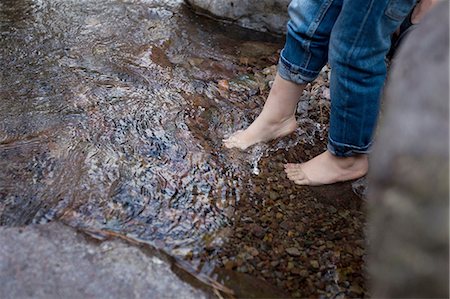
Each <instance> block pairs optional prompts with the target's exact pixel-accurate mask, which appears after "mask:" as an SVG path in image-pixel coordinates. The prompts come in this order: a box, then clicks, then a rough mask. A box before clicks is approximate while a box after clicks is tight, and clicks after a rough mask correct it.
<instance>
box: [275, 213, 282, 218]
mask: <svg viewBox="0 0 450 299" xmlns="http://www.w3.org/2000/svg"><path fill="white" fill-rule="evenodd" d="M275 217H276V218H277V219H278V220H280V219H283V214H282V213H280V212H278V213H277V214H276V215H275Z"/></svg>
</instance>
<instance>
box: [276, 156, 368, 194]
mask: <svg viewBox="0 0 450 299" xmlns="http://www.w3.org/2000/svg"><path fill="white" fill-rule="evenodd" d="M284 168H285V172H286V175H287V177H288V179H290V180H291V181H293V182H294V183H296V184H297V185H303V186H321V185H329V184H334V183H338V182H345V181H350V180H355V179H358V178H361V177H363V176H364V175H366V174H367V171H368V169H369V160H368V157H367V155H357V156H352V157H344V158H342V157H337V156H334V155H333V154H331V153H330V152H329V151H326V152H324V153H322V154H320V155H318V156H316V157H315V158H313V159H311V160H309V161H307V162H305V163H299V164H292V163H289V164H285V165H284Z"/></svg>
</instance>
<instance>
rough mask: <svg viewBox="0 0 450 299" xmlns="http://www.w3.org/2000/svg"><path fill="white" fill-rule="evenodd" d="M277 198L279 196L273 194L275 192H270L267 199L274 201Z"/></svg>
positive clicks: (275, 193)
mask: <svg viewBox="0 0 450 299" xmlns="http://www.w3.org/2000/svg"><path fill="white" fill-rule="evenodd" d="M278 197H279V195H278V193H277V192H275V191H270V192H269V198H270V199H271V200H276V199H278Z"/></svg>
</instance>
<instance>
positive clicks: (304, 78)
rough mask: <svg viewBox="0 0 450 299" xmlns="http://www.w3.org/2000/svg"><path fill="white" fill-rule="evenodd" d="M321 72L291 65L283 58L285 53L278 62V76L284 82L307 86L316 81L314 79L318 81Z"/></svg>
mask: <svg viewBox="0 0 450 299" xmlns="http://www.w3.org/2000/svg"><path fill="white" fill-rule="evenodd" d="M319 72H320V71H319ZM319 72H316V71H310V70H307V69H305V68H302V67H299V66H297V65H294V64H292V63H290V62H289V61H287V60H286V58H284V57H283V51H282V52H281V55H280V59H279V61H278V74H279V75H280V77H281V78H283V79H284V80H287V81H291V82H294V83H297V84H306V83H309V82H312V81H314V79H316V78H317V76H318V75H319Z"/></svg>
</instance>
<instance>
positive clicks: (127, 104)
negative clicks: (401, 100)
mask: <svg viewBox="0 0 450 299" xmlns="http://www.w3.org/2000/svg"><path fill="white" fill-rule="evenodd" d="M0 26H1V29H0V34H1V41H0V43H1V49H0V55H1V68H2V74H1V76H2V77H1V86H0V98H1V100H0V168H1V172H0V184H1V186H0V225H6V226H20V225H27V224H31V223H47V222H49V221H54V220H58V221H62V222H64V223H66V224H69V225H71V226H74V227H78V228H82V229H85V230H87V231H90V232H91V233H92V232H98V234H99V235H101V232H102V231H103V232H113V233H114V234H118V235H122V236H126V237H127V238H131V239H133V240H135V241H138V242H140V243H142V244H149V245H151V246H152V247H155V248H157V249H161V250H163V251H164V252H166V253H168V254H169V255H171V256H173V257H175V259H176V260H177V261H179V263H180V265H183V267H185V268H187V269H188V271H190V272H193V273H196V274H197V275H198V276H199V277H206V278H207V279H203V280H204V281H207V282H210V283H211V282H213V283H214V282H218V283H224V284H226V282H224V281H220V279H219V278H218V277H223V275H222V276H221V275H218V274H217V269H223V268H229V269H227V270H233V271H234V272H236V273H237V272H239V273H241V272H243V273H249V271H248V269H247V268H245V269H244V268H242V263H241V265H239V263H237V264H233V265H231V266H230V264H229V263H228V262H229V261H236V260H239V258H240V257H237V256H238V255H239V252H233V250H234V249H233V247H232V246H231V245H233V243H230V240H236V238H235V237H234V236H235V235H236V231H239V228H238V230H236V227H240V229H242V227H245V226H246V225H247V224H248V223H251V224H252V225H255V223H257V222H258V221H259V219H253V220H252V219H250V220H249V219H247V218H248V217H250V216H248V215H247V216H246V215H245V214H246V213H247V212H248V211H249V209H251V208H249V207H248V205H250V207H253V206H255V207H256V210H258V208H257V207H258V206H260V205H264V206H266V205H268V204H269V205H270V201H272V204H274V203H273V201H274V200H276V199H277V198H278V197H283V198H284V197H286V199H287V200H293V198H292V196H294V197H295V198H310V201H311V203H313V202H315V203H317V201H318V200H317V198H318V197H317V193H314V192H312V193H311V191H310V190H309V189H305V188H303V189H302V188H297V187H294V186H292V184H291V185H289V183H288V181H286V180H284V181H283V183H282V184H281V185H280V184H278V183H276V181H277V180H282V179H281V178H276V177H275V178H273V177H274V175H273V173H272V171H275V170H274V169H275V168H276V166H274V167H272V170H271V171H267V170H264V169H271V166H270V165H272V164H271V163H272V162H270V161H272V160H270V158H268V157H271V156H276V157H278V158H276V159H275V158H274V160H273V161H276V162H277V163H278V164H277V165H281V163H282V162H286V161H287V160H289V157H291V160H292V159H296V160H298V159H300V160H302V159H303V160H304V159H306V158H307V157H308V155H312V154H313V153H314V150H312V148H313V147H312V146H313V145H314V144H320V145H321V146H323V138H324V136H325V135H324V134H325V131H326V130H325V125H324V124H323V120H322V119H321V118H316V119H314V120H313V119H308V118H307V117H306V116H305V114H304V113H306V110H307V108H305V109H306V110H305V109H303V110H302V105H300V108H299V113H300V116H301V115H302V113H303V116H305V117H303V118H302V117H300V119H299V124H300V128H299V129H298V130H297V132H296V134H294V135H293V136H290V137H289V138H284V139H282V140H279V141H275V142H272V143H270V144H268V145H257V146H255V147H253V148H252V149H250V150H248V151H245V152H239V151H236V150H225V149H224V148H223V146H222V141H221V140H222V138H224V137H225V136H227V135H228V134H230V133H231V132H233V131H235V130H237V129H240V128H243V127H245V126H247V125H248V124H249V123H250V122H251V120H252V119H253V118H254V117H255V116H256V115H257V114H258V112H259V111H260V109H261V108H262V105H263V103H264V99H265V97H266V95H267V92H268V90H269V85H270V81H271V80H273V75H274V72H275V71H274V67H273V65H274V64H275V63H276V60H277V51H278V50H279V48H280V47H281V45H282V40H281V39H280V38H277V37H273V36H267V35H263V34H259V33H256V32H253V31H247V30H244V29H241V28H238V27H235V26H233V25H226V24H219V23H217V22H214V21H212V20H208V19H205V18H202V17H198V16H196V15H195V14H193V13H192V12H191V11H190V10H189V9H188V8H187V7H185V5H184V4H183V3H182V1H169V0H167V1H164V0H160V1H158V0H151V1H150V0H128V1H126V0H108V1H107V0H100V1H93V0H52V1H50V0H3V1H2V2H1V3H0ZM325 77H326V76H325ZM325 77H324V78H325ZM324 80H326V78H325V79H324ZM320 88H322V87H320ZM322 89H323V94H324V95H326V92H327V90H326V88H322ZM322 89H321V90H320V94H322ZM313 91H314V90H310V92H311V93H312V92H313ZM306 96H307V95H306ZM317 100H320V99H317ZM306 104H307V105H308V103H307V102H306ZM303 106H304V105H303ZM324 109H325V108H324ZM320 113H321V114H322V106H320ZM324 113H325V112H324ZM305 146H306V147H308V146H310V147H308V149H306V148H305ZM299 147H301V149H300V150H299ZM290 149H291V150H292V149H294V150H296V153H297V154H294V156H292V154H291V156H289V154H288V152H289V150H290ZM305 149H306V152H305ZM310 150H311V153H310ZM275 153H276V154H275ZM305 153H306V154H305ZM286 159H287V160H286ZM291 162H292V161H291ZM273 163H275V162H273ZM277 173H281V171H278V172H277ZM261 185H263V186H265V187H264V188H261ZM268 185H273V186H276V187H274V188H275V189H273V190H272V189H270V188H269V189H267V188H266V187H267V186H268ZM280 186H281V187H280ZM288 189H289V190H288ZM270 192H274V193H273V194H275V195H273V194H271V193H270ZM333 194H334V195H332V196H331V195H330V196H329V197H328V198H330V197H333V196H335V194H336V193H333ZM338 194H340V195H339V196H343V197H348V196H350V197H351V194H352V193H351V191H350V192H347V191H345V192H343V193H339V192H338ZM349 194H350V195H349ZM269 195H270V196H269ZM272 195H273V196H272ZM264 196H266V197H267V199H268V201H267V200H266V198H264ZM289 196H291V198H290V199H289ZM351 200H354V198H353V197H352V198H351ZM351 200H350V201H349V202H350V204H348V203H345V204H339V205H338V206H337V207H336V208H333V209H334V210H335V211H333V213H336V215H337V214H338V212H340V211H341V210H342V211H344V212H348V213H350V214H351V213H353V214H354V215H353V216H351V217H353V218H351V219H350V220H348V221H347V220H346V222H344V223H343V224H340V225H341V226H343V227H346V226H348V225H350V224H351V223H354V221H356V222H357V224H355V225H356V229H355V230H356V234H357V235H358V236H360V235H361V234H362V233H361V223H362V219H363V218H361V217H362V216H361V213H360V204H359V203H357V204H354V203H352V202H351ZM319 201H320V200H319ZM279 202H281V200H280V201H279ZM304 202H306V203H307V204H308V201H307V200H305V201H304ZM337 202H339V201H337ZM341 203H342V201H341ZM246 205H247V207H246ZM276 205H278V203H277V204H276ZM321 205H322V208H324V210H323V215H325V214H326V213H327V211H328V212H329V207H328V206H327V207H323V204H321ZM332 205H335V204H334V203H333V204H332ZM314 208H316V207H315V206H314ZM277 209H281V210H280V213H281V214H283V216H281V217H280V218H279V219H278V218H276V219H278V220H279V222H283V221H284V220H286V219H285V216H284V214H286V215H288V214H289V213H284V212H283V210H282V209H283V208H280V207H277ZM285 209H287V210H289V207H288V206H286V207H285ZM291 209H294V210H295V209H296V208H295V207H291ZM319 209H320V206H319ZM306 210H307V209H306ZM318 213H319V215H322V214H321V213H322V212H321V211H318ZM344 214H345V213H344ZM346 215H348V214H346ZM304 216H305V215H302V217H303V218H304ZM341 216H342V214H341ZM341 216H339V217H341ZM246 217H247V218H246ZM251 217H254V216H251ZM274 217H278V214H276V215H274ZM330 217H331V216H330ZM355 217H356V218H355ZM303 218H302V219H303ZM313 218H314V217H313ZM354 219H356V220H354ZM331 222H332V221H331ZM333 223H334V222H333ZM349 223H350V224H349ZM258 225H259V224H258ZM261 225H262V227H264V225H263V224H261ZM351 225H353V224H351ZM267 227H270V226H267ZM276 229H277V227H275V228H273V230H274V231H271V232H270V233H271V234H272V233H276ZM317 229H319V228H317ZM348 234H349V235H352V234H355V232H349V233H348ZM237 235H238V236H239V233H238V234H237ZM257 235H258V234H257ZM291 237H292V238H294V239H295V238H299V239H301V238H303V237H304V235H295V236H294V235H292V236H291ZM239 238H240V237H238V238H237V239H239ZM258 238H259V237H258ZM258 238H257V239H258ZM313 241H314V240H313ZM357 241H358V242H359V241H360V240H359V239H358V240H357ZM238 242H240V241H238ZM242 242H244V243H245V241H242ZM297 245H298V244H297ZM351 245H352V244H351ZM353 245H354V244H353ZM353 245H352V246H353ZM230 246H231V247H230ZM241 246H243V245H242V244H234V248H240V247H241ZM299 246H300V245H299ZM302 246H303V245H302ZM333 246H334V245H333ZM358 246H362V245H361V244H359V243H358ZM247 247H249V246H247ZM247 247H246V248H247ZM227 248H228V249H227ZM250 248H254V247H251V246H250ZM274 248H275V251H277V250H278V249H280V248H278V247H274ZM327 248H328V247H327ZM250 250H251V249H250ZM260 250H261V249H260ZM266 250H267V252H268V255H270V251H271V250H273V249H272V247H271V248H268V249H266ZM282 251H283V252H284V249H283V250H282ZM253 253H255V252H254V251H253ZM318 255H320V253H318ZM224 256H226V258H224ZM274 256H276V254H275V255H274ZM236 257H237V258H236ZM249 259H250V258H249ZM251 259H253V258H251ZM280 259H281V258H280ZM360 259H361V255H358V257H357V258H355V260H354V261H353V260H352V261H351V262H352V263H353V262H355V263H356V264H358V263H359V264H358V265H359V266H358V267H360ZM246 260H247V259H246V258H244V261H243V263H245V262H246ZM291 260H292V259H291ZM263 262H264V261H263ZM288 262H289V261H288V260H286V263H288ZM261 263H262V262H261ZM269 264H270V265H272V266H273V267H275V268H276V267H278V264H277V265H275V264H274V263H270V261H268V262H267V263H265V264H264V265H263V264H261V265H262V266H261V265H260V267H259V270H258V267H256V266H255V267H254V268H255V272H254V273H249V274H252V275H253V276H254V277H258V278H261V279H263V277H265V276H264V275H262V274H261V273H263V272H261V271H263V270H267V271H272V270H271V269H270V267H271V266H269ZM226 265H229V267H227V266H226ZM274 265H275V266H274ZM313 266H315V264H314V265H313ZM286 267H287V266H286ZM333 267H334V268H333V269H334V270H336V265H334V266H333ZM313 268H314V267H313ZM338 268H339V267H338ZM261 269H263V270H261ZM283 269H284V268H283ZM286 269H287V268H286ZM291 269H292V267H291ZM291 269H289V270H291ZM245 270H246V271H245ZM312 270H314V269H312ZM316 270H317V271H315V272H318V269H316ZM334 270H333V271H334ZM273 271H275V270H273ZM299 271H300V270H299ZM299 271H297V272H299ZM327 271H328V270H327ZM250 272H252V271H250ZM275 272H276V271H275ZM275 272H274V273H275ZM291 272H292V271H291ZM315 272H314V271H313V273H315ZM350 272H351V271H350ZM354 272H357V273H359V274H358V275H360V269H359V268H358V269H357V270H355V271H354ZM258 273H259V274H261V275H259V274H258ZM289 273H290V272H289ZM299 273H300V272H299ZM299 273H297V274H295V273H294V274H292V275H294V276H295V275H299ZM333 273H334V272H333ZM303 274H304V273H303ZM289 275H291V274H289ZM277 276H280V275H278V274H277ZM274 277H275V276H274ZM289 277H292V276H289ZM333 277H334V276H333ZM241 278H242V277H241ZM241 278H239V279H241ZM287 278H288V275H287V274H286V277H282V278H281V279H279V281H278V280H276V279H275V278H274V280H273V281H272V283H273V285H278V287H282V286H283V283H286V281H287V280H288V279H287ZM269 280H270V279H269ZM291 280H292V279H291ZM316 280H321V278H320V279H319V278H317V279H316ZM322 280H323V279H322ZM327 281H328V282H326V283H325V284H326V285H325V286H324V292H323V294H322V293H320V292H319V293H317V292H316V293H314V291H311V288H310V289H308V291H305V292H300V293H299V292H298V289H301V288H302V287H299V286H296V285H294V286H293V289H294V291H295V292H297V293H295V292H293V295H300V296H304V295H305V294H306V295H310V294H314V295H315V296H319V294H322V295H323V296H334V295H336V294H339V293H342V292H343V291H342V288H344V289H348V288H349V287H350V285H351V283H349V284H347V285H344V286H343V287H342V284H340V285H341V287H337V288H328V289H327V290H325V289H326V287H327V286H329V285H331V284H333V285H339V283H340V282H339V281H336V279H335V278H331V279H328V280H327ZM358 283H360V282H358ZM312 289H314V286H312ZM290 291H291V290H290ZM327 294H328V295H327ZM291 295H292V294H291ZM322 295H321V296H322Z"/></svg>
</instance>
